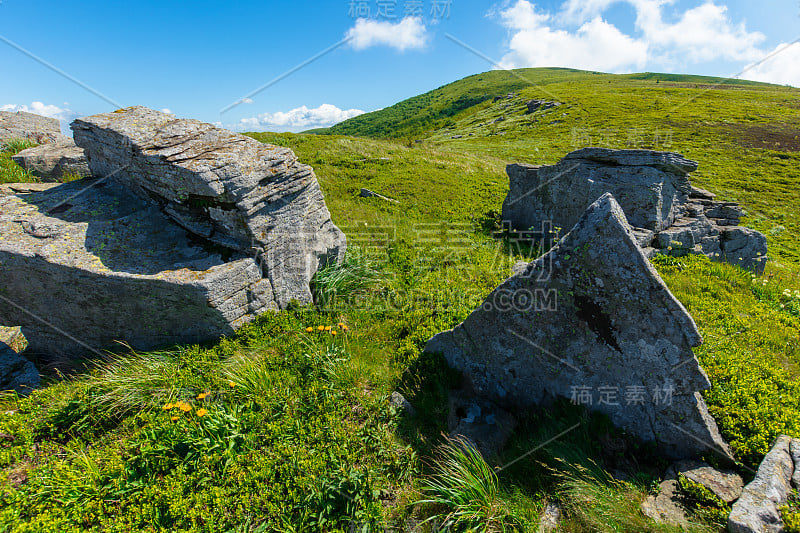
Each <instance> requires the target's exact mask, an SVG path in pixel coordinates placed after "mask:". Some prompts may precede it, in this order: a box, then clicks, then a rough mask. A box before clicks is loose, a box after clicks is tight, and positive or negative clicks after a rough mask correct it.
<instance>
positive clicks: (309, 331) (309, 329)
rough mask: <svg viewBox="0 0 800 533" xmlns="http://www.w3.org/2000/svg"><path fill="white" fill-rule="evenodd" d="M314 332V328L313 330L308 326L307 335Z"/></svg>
mask: <svg viewBox="0 0 800 533" xmlns="http://www.w3.org/2000/svg"><path fill="white" fill-rule="evenodd" d="M312 331H314V328H312V327H311V326H308V327H307V328H306V333H311V332H312Z"/></svg>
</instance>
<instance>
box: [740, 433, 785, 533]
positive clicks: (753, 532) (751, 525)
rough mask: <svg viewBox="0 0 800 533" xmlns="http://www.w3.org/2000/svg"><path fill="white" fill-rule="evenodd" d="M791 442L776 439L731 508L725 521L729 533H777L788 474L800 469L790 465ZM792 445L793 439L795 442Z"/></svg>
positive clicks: (780, 527) (781, 520)
mask: <svg viewBox="0 0 800 533" xmlns="http://www.w3.org/2000/svg"><path fill="white" fill-rule="evenodd" d="M792 440H793V439H791V438H790V437H787V436H786V435H782V436H780V437H778V439H777V440H776V441H775V444H773V445H772V449H770V451H769V453H767V455H766V457H764V460H763V461H762V462H761V465H760V466H759V467H758V472H757V473H756V477H755V479H753V481H751V482H750V483H749V484H748V485H747V486H746V487H745V488H744V491H743V492H742V496H741V497H740V498H739V499H738V500H737V501H736V503H734V504H733V509H732V511H731V514H730V516H729V517H728V531H730V532H731V533H779V532H781V531H783V519H782V518H781V513H780V511H779V508H780V506H782V505H784V504H785V503H786V501H787V499H788V496H789V492H790V491H791V489H792V481H791V480H792V474H793V472H794V470H795V469H796V468H800V465H796V464H794V462H793V461H792V456H791V451H790V448H791V446H792ZM795 441H796V439H795Z"/></svg>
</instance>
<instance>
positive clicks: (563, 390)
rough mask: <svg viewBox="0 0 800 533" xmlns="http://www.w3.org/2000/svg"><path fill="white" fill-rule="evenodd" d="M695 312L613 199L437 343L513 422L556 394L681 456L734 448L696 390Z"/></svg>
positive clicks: (701, 377)
mask: <svg viewBox="0 0 800 533" xmlns="http://www.w3.org/2000/svg"><path fill="white" fill-rule="evenodd" d="M701 342H702V339H701V337H700V334H699V332H698V330H697V327H696V326H695V323H694V321H693V320H692V318H691V316H689V314H688V313H687V312H686V310H685V309H684V307H683V306H682V305H681V304H680V302H678V301H677V300H676V299H675V297H674V296H673V295H672V294H671V293H670V291H669V289H668V288H667V287H666V285H664V283H663V281H662V280H661V279H660V277H659V276H658V273H657V272H656V271H655V270H654V269H653V267H652V266H651V265H650V263H649V261H648V260H647V258H646V256H645V255H644V252H643V251H642V249H641V247H640V246H639V245H638V243H637V241H636V238H635V235H634V233H633V231H632V228H631V227H630V225H629V224H628V222H627V221H626V219H625V214H624V213H623V212H622V209H621V208H620V206H619V204H617V202H616V201H615V200H614V198H613V196H612V195H611V194H605V195H603V196H602V197H601V198H600V199H599V200H597V201H596V202H595V203H593V204H592V205H591V206H589V208H588V210H586V212H585V213H584V214H583V216H582V217H581V218H580V220H579V221H578V223H577V224H576V225H575V227H574V228H572V230H571V231H570V232H569V233H568V234H567V235H566V236H565V237H564V238H563V239H562V240H561V241H560V242H559V243H558V244H557V245H556V246H554V247H553V248H552V249H551V250H550V251H549V252H548V253H547V254H545V255H544V256H542V257H540V258H539V259H537V260H535V261H533V262H531V263H530V264H529V265H528V266H527V268H525V269H524V271H521V272H520V271H518V273H517V274H515V275H514V276H512V277H511V278H509V279H508V280H507V281H505V282H504V283H503V284H501V285H500V286H499V287H498V288H497V289H495V291H494V292H492V294H490V295H489V297H488V298H487V299H486V300H485V302H484V304H483V305H482V306H481V307H480V308H478V309H477V310H475V311H474V312H473V313H472V314H471V315H470V316H469V317H468V318H467V319H466V320H465V321H464V322H463V323H462V324H460V325H459V326H457V327H456V328H454V329H453V330H450V331H446V332H443V333H440V334H438V335H436V336H435V337H433V338H432V339H431V340H430V341H428V343H427V345H426V347H425V350H426V351H427V352H430V353H442V354H443V355H444V357H445V358H446V360H447V361H448V363H449V364H450V365H451V366H452V367H454V368H457V369H459V370H461V371H463V373H464V375H465V377H466V378H467V379H468V381H469V383H470V386H471V387H472V389H473V390H475V391H476V393H477V394H478V395H481V396H484V397H487V398H489V399H490V400H492V401H495V402H496V403H498V404H500V405H501V406H504V407H507V408H508V409H509V410H510V411H511V412H512V414H513V413H514V411H515V410H518V409H524V408H526V407H527V406H531V405H539V404H544V403H546V402H548V401H549V400H550V399H552V398H555V397H563V398H567V399H572V400H573V401H574V402H576V403H580V404H583V405H585V406H586V407H587V408H589V409H592V410H597V411H601V412H603V413H606V414H607V415H608V416H609V417H610V419H611V420H612V422H614V423H615V424H616V425H618V426H619V427H621V428H623V429H625V430H627V431H628V432H630V433H631V434H633V435H635V436H637V437H639V438H640V439H642V440H644V441H653V442H655V443H656V444H657V445H658V447H659V448H660V449H661V450H662V451H663V453H664V454H665V455H667V456H669V457H673V458H688V457H692V456H695V455H697V454H700V453H704V452H709V451H713V452H716V453H718V454H720V455H721V456H723V457H725V458H730V452H729V450H728V447H727V445H726V444H725V442H724V441H723V439H722V438H721V436H720V435H719V432H718V430H717V426H716V423H715V422H714V420H713V418H711V416H710V415H709V413H708V410H707V408H706V405H705V403H704V401H703V398H702V397H701V396H700V394H699V392H698V391H701V390H704V389H707V388H709V387H710V383H709V381H708V378H707V376H706V374H705V373H704V372H703V370H702V369H701V368H700V365H699V363H698V361H697V359H696V358H695V356H694V353H693V352H692V347H693V346H698V345H699V344H700V343H701Z"/></svg>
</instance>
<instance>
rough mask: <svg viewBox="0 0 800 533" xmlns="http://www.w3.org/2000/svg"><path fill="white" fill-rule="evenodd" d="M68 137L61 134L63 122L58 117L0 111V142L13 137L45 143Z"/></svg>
mask: <svg viewBox="0 0 800 533" xmlns="http://www.w3.org/2000/svg"><path fill="white" fill-rule="evenodd" d="M67 138H68V137H66V136H65V135H62V134H61V124H60V123H59V122H58V120H57V119H54V118H48V117H43V116H41V115H36V114H34V113H26V112H24V111H17V112H16V113H14V112H11V111H0V144H3V143H4V142H6V141H10V140H12V139H25V140H28V141H31V142H35V143H38V144H44V143H53V142H56V141H60V140H65V139H67Z"/></svg>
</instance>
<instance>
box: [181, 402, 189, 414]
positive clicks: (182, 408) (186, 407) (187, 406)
mask: <svg viewBox="0 0 800 533" xmlns="http://www.w3.org/2000/svg"><path fill="white" fill-rule="evenodd" d="M180 409H181V411H183V412H184V413H188V412H189V411H191V410H192V406H191V405H189V404H188V403H183V404H181V407H180Z"/></svg>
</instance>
